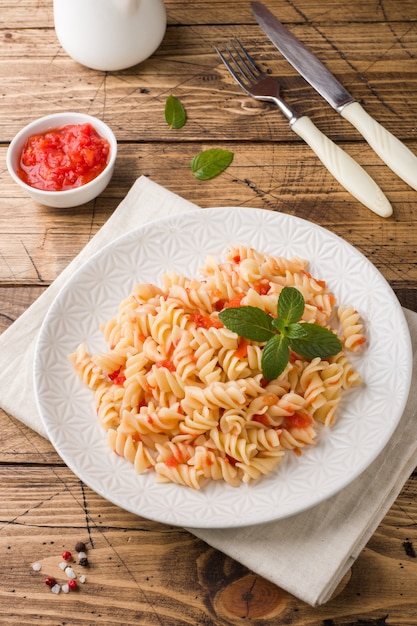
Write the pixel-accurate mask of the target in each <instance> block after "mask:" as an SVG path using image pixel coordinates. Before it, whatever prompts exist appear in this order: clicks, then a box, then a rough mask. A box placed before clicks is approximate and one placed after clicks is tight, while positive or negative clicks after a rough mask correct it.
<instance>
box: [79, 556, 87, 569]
mask: <svg viewBox="0 0 417 626" xmlns="http://www.w3.org/2000/svg"><path fill="white" fill-rule="evenodd" d="M79 564H80V565H81V567H87V565H88V559H87V557H86V556H83V557H82V558H81V559H80V560H79Z"/></svg>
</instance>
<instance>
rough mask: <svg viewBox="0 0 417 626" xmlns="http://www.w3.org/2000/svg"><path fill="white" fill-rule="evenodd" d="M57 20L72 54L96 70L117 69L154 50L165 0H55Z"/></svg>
mask: <svg viewBox="0 0 417 626" xmlns="http://www.w3.org/2000/svg"><path fill="white" fill-rule="evenodd" d="M54 23H55V32H56V35H57V37H58V40H59V42H60V44H61V46H62V47H63V49H64V50H65V52H66V53H67V54H68V55H69V56H70V57H72V58H73V59H75V60H76V61H78V62H79V63H81V64H82V65H85V66H87V67H90V68H92V69H95V70H103V71H116V70H121V69H125V68H127V67H131V66H132V65H136V64H137V63H140V62H141V61H144V60H145V59H147V58H148V57H150V56H151V55H152V54H153V53H154V52H155V50H156V49H157V48H158V46H159V45H160V43H161V41H162V39H163V37H164V34H165V30H166V24H167V18H166V11H165V5H164V1H163V0H54Z"/></svg>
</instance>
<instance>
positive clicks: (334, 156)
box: [291, 116, 392, 217]
mask: <svg viewBox="0 0 417 626" xmlns="http://www.w3.org/2000/svg"><path fill="white" fill-rule="evenodd" d="M291 128H292V130H293V131H294V132H295V133H296V134H297V135H298V136H299V137H301V138H302V139H304V141H305V142H306V143H307V144H308V145H309V146H310V148H312V150H313V151H314V152H315V153H316V154H317V156H318V157H319V159H320V161H321V162H322V163H323V165H325V166H326V167H327V169H328V170H329V172H331V173H332V174H333V176H334V177H335V178H336V180H338V181H339V183H340V184H341V185H343V187H345V189H347V190H348V191H349V193H351V194H352V196H354V197H355V198H356V199H357V200H359V202H362V204H364V205H365V206H366V207H368V209H371V211H374V213H376V214H377V215H380V216H381V217H389V216H390V215H391V214H392V206H391V204H390V203H389V201H388V199H387V197H386V196H385V195H384V193H383V192H382V190H381V189H380V188H379V187H378V185H377V184H376V182H375V181H374V180H373V179H372V178H371V177H370V176H369V174H367V173H366V172H365V170H364V169H363V168H362V167H361V166H360V165H359V163H357V162H356V161H355V160H354V159H352V157H351V156H349V155H348V154H347V152H345V151H344V150H342V148H339V146H337V145H336V144H335V143H333V141H332V140H331V139H329V138H328V137H326V135H324V134H323V133H322V132H321V131H320V130H319V129H318V128H317V126H315V125H314V124H313V122H312V121H311V120H310V118H309V117H306V116H302V117H300V118H298V119H296V120H295V121H294V122H292V124H291Z"/></svg>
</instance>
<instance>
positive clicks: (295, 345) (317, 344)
mask: <svg viewBox="0 0 417 626" xmlns="http://www.w3.org/2000/svg"><path fill="white" fill-rule="evenodd" d="M301 325H302V327H303V328H304V330H305V331H306V334H305V335H304V337H300V338H291V339H289V342H290V346H291V348H292V350H294V352H296V353H297V354H299V355H300V356H304V357H306V358H307V359H314V358H316V357H320V358H321V359H327V358H328V357H330V356H334V355H335V354H338V353H339V352H340V351H341V349H342V342H341V341H340V339H339V337H338V336H337V335H335V333H333V332H332V331H331V330H329V329H328V328H324V327H323V326H319V325H318V324H308V323H307V322H305V323H303V324H301Z"/></svg>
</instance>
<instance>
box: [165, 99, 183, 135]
mask: <svg viewBox="0 0 417 626" xmlns="http://www.w3.org/2000/svg"><path fill="white" fill-rule="evenodd" d="M165 121H166V123H167V124H168V126H169V127H170V128H175V129H178V128H182V127H183V126H184V124H185V122H186V121H187V114H186V112H185V108H184V105H183V103H182V102H181V101H180V100H178V98H176V97H175V96H168V98H167V99H166V101H165Z"/></svg>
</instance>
